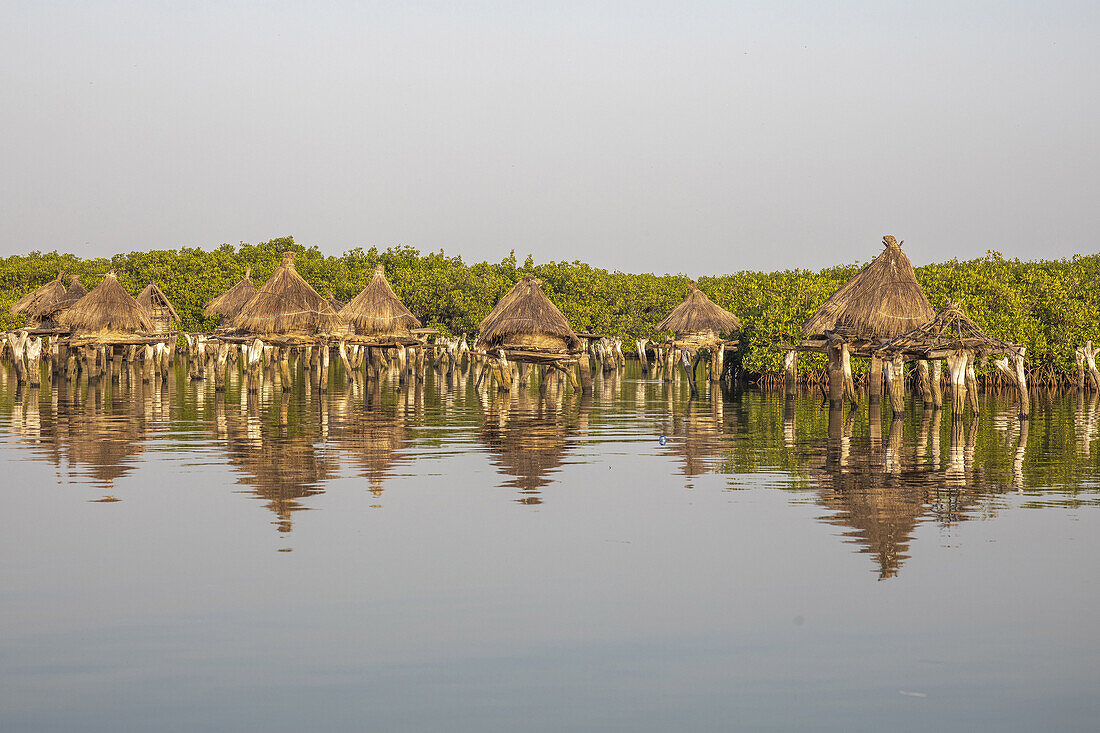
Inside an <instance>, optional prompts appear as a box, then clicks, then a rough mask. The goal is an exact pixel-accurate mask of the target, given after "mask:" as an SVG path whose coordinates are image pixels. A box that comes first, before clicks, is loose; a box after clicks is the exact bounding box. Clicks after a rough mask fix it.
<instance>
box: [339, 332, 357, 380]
mask: <svg viewBox="0 0 1100 733" xmlns="http://www.w3.org/2000/svg"><path fill="white" fill-rule="evenodd" d="M336 350H337V353H339V354H340V363H342V364H343V365H344V376H345V378H346V379H347V380H348V382H354V381H355V375H354V373H353V370H352V366H351V357H349V356H348V342H347V341H344V340H343V339H340V341H338V342H337V345H336Z"/></svg>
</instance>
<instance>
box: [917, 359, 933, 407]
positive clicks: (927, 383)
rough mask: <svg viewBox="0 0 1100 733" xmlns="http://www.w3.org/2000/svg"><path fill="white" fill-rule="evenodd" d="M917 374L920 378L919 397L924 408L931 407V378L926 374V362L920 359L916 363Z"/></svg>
mask: <svg viewBox="0 0 1100 733" xmlns="http://www.w3.org/2000/svg"><path fill="white" fill-rule="evenodd" d="M917 373H918V374H919V376H920V396H921V400H923V402H924V408H925V409H928V408H929V407H931V406H932V378H931V376H930V375H929V372H928V360H927V359H921V360H919V361H918V362H917Z"/></svg>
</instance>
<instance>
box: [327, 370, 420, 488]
mask: <svg viewBox="0 0 1100 733" xmlns="http://www.w3.org/2000/svg"><path fill="white" fill-rule="evenodd" d="M423 392H424V387H423V384H419V385H416V386H415V387H413V388H410V389H406V390H404V391H403V392H402V393H400V394H398V395H397V399H396V401H395V403H394V404H392V405H386V404H384V403H383V400H382V397H381V394H380V393H379V392H378V391H371V390H370V389H369V388H367V389H366V390H365V385H364V384H363V382H362V380H356V381H355V382H353V383H352V384H350V385H349V389H348V391H347V392H345V393H344V394H343V395H341V396H339V397H334V398H333V401H332V412H333V418H334V419H333V427H332V432H331V437H332V438H333V439H334V440H335V441H336V443H337V444H338V445H339V446H340V448H341V453H342V454H343V455H344V456H346V457H348V458H349V459H350V462H351V464H352V465H353V466H355V467H356V468H357V469H358V475H359V476H362V477H363V478H365V479H367V482H368V484H369V489H370V492H371V493H372V494H373V495H374V496H376V497H381V496H382V491H383V490H384V488H385V482H386V479H387V478H389V476H390V475H391V474H392V472H393V467H394V465H395V464H396V463H397V462H398V461H399V460H400V458H401V454H402V451H403V450H405V449H406V448H407V447H409V446H410V445H411V444H412V429H411V428H410V426H409V416H410V415H418V414H420V413H421V412H422V411H423V409H424V395H423Z"/></svg>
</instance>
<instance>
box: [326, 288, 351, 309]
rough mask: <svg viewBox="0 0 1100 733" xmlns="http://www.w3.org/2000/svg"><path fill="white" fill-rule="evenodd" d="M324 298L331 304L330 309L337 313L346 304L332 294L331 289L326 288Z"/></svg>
mask: <svg viewBox="0 0 1100 733" xmlns="http://www.w3.org/2000/svg"><path fill="white" fill-rule="evenodd" d="M325 300H326V301H328V304H329V305H331V306H332V309H333V310H334V311H336V312H337V313H339V312H340V309H341V308H343V307H344V306H345V305H346V304H345V303H342V302H340V299H339V298H337V297H336V296H335V295H333V294H332V290H328V291H327V292H326V293H325Z"/></svg>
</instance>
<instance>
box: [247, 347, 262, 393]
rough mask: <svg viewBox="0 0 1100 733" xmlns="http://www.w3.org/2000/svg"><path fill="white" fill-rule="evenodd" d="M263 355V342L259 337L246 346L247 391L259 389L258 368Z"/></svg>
mask: <svg viewBox="0 0 1100 733" xmlns="http://www.w3.org/2000/svg"><path fill="white" fill-rule="evenodd" d="M263 356H264V342H263V341H261V340H260V339H256V340H255V341H253V342H252V345H251V346H250V347H249V348H248V367H247V369H248V371H247V379H248V391H249V392H258V391H259V390H260V368H261V366H262V362H263Z"/></svg>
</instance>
